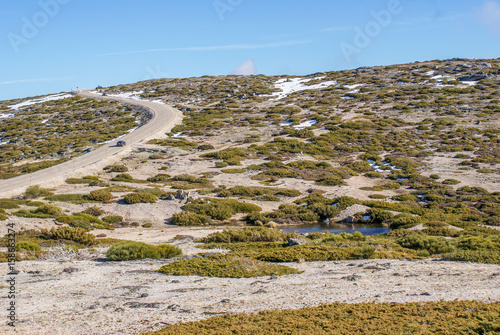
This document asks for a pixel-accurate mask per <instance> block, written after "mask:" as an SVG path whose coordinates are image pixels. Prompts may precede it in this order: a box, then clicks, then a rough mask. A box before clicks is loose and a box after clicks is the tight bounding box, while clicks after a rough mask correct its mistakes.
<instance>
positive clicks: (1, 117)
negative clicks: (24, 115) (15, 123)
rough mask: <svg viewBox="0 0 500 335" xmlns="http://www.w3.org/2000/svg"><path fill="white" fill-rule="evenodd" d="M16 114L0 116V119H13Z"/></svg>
mask: <svg viewBox="0 0 500 335" xmlns="http://www.w3.org/2000/svg"><path fill="white" fill-rule="evenodd" d="M13 116H14V114H0V119H7V118H9V117H13Z"/></svg>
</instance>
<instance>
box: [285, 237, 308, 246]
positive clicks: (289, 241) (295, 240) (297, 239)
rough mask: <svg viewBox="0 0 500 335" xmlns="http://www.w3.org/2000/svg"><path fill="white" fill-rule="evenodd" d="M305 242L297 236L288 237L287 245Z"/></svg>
mask: <svg viewBox="0 0 500 335" xmlns="http://www.w3.org/2000/svg"><path fill="white" fill-rule="evenodd" d="M305 243H306V241H304V240H302V239H299V238H289V239H288V246H289V247H291V246H294V245H303V244H305Z"/></svg>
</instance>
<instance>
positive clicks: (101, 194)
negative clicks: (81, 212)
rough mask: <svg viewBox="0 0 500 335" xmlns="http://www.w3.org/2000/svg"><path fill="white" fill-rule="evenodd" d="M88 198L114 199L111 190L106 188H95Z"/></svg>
mask: <svg viewBox="0 0 500 335" xmlns="http://www.w3.org/2000/svg"><path fill="white" fill-rule="evenodd" d="M87 198H88V199H89V200H93V201H100V202H103V201H109V200H111V199H113V195H112V194H111V192H109V191H106V190H94V191H91V192H90V193H89V194H88V195H87Z"/></svg>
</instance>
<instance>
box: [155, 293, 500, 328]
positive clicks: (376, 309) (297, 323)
mask: <svg viewBox="0 0 500 335" xmlns="http://www.w3.org/2000/svg"><path fill="white" fill-rule="evenodd" d="M499 310H500V303H498V302H493V303H484V302H479V301H457V300H454V301H439V302H433V301H431V302H411V303H394V302H387V303H381V302H369V303H356V304H352V303H333V304H331V305H321V306H317V307H305V308H301V309H294V310H281V309H276V310H271V311H263V312H259V313H255V314H247V313H240V314H230V315H221V316H216V317H212V318H208V319H205V320H201V321H195V322H183V323H178V324H175V325H170V326H167V327H166V328H164V329H162V330H159V331H156V332H154V333H150V334H148V335H174V334H176V335H191V334H197V335H215V334H224V335H227V334H270V335H277V334H290V333H293V332H294V331H292V330H291V329H293V330H295V333H297V334H370V335H386V334H410V333H414V334H418V333H420V334H496V333H498V331H499V325H498V321H497V320H498V319H499V318H500V313H499ZM331 320H335V322H332V321H331Z"/></svg>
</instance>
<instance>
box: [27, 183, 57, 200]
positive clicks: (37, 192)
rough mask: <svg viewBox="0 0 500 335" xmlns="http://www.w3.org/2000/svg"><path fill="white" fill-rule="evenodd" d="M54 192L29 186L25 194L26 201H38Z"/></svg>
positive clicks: (37, 186)
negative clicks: (37, 199)
mask: <svg viewBox="0 0 500 335" xmlns="http://www.w3.org/2000/svg"><path fill="white" fill-rule="evenodd" d="M50 195H52V192H50V190H48V189H46V188H41V187H40V186H39V185H32V186H29V187H28V188H27V189H26V191H24V193H23V198H24V199H36V198H41V197H48V196H50Z"/></svg>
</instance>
